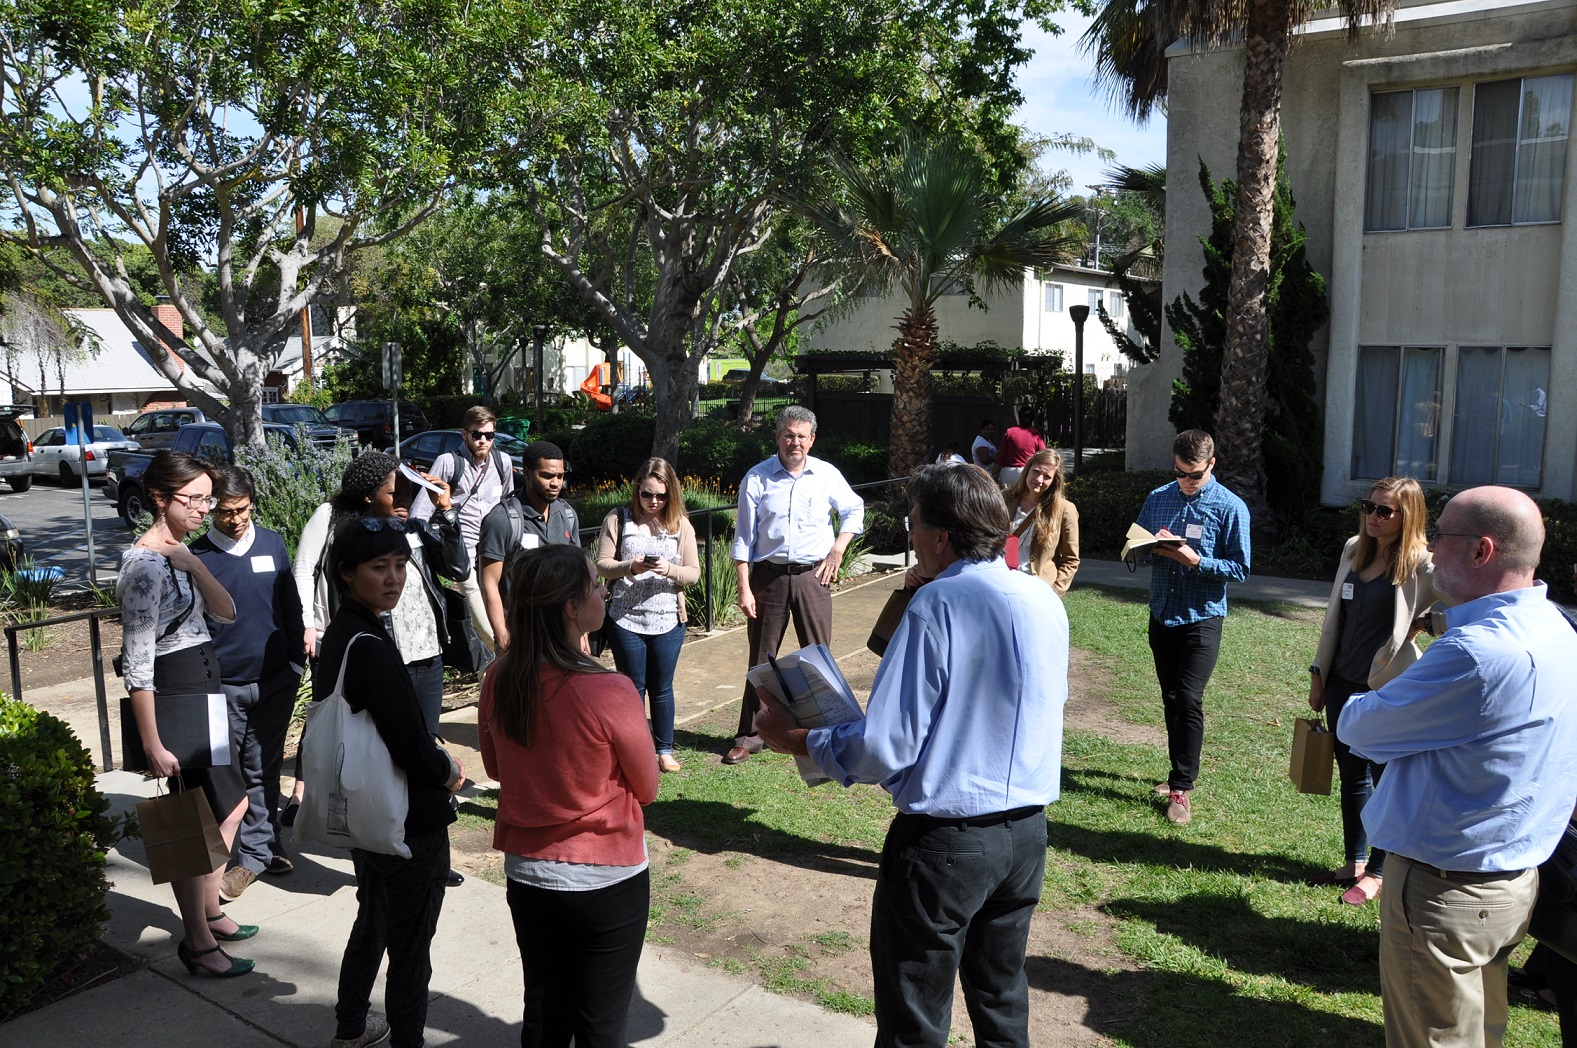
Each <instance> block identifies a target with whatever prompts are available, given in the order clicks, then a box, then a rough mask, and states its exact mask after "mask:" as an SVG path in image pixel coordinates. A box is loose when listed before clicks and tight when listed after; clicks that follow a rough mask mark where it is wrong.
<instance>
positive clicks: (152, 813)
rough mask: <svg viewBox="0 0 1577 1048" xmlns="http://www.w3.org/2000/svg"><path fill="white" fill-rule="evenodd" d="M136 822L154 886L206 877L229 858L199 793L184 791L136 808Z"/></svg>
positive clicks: (211, 811) (209, 809) (143, 803)
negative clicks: (140, 830) (189, 878)
mask: <svg viewBox="0 0 1577 1048" xmlns="http://www.w3.org/2000/svg"><path fill="white" fill-rule="evenodd" d="M137 822H138V824H139V825H140V826H141V827H142V843H143V845H144V846H145V847H146V848H147V852H148V873H149V874H151V875H152V877H153V883H154V884H164V883H165V882H167V881H179V880H185V879H186V878H188V877H205V876H207V875H208V874H210V873H213V872H214V871H215V870H217V869H219V867H221V866H223V865H224V864H225V863H226V862H228V861H229V859H230V849H229V848H226V847H225V842H224V838H223V837H221V836H220V835H219V824H218V823H216V822H215V821H214V813H213V809H212V808H210V807H209V805H208V798H207V797H206V796H204V794H203V791H202V790H183V791H181V792H180V793H170V794H166V795H164V796H162V797H154V798H152V799H151V800H146V801H143V802H142V803H141V804H138V805H137Z"/></svg>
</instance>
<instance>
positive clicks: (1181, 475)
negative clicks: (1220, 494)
mask: <svg viewBox="0 0 1577 1048" xmlns="http://www.w3.org/2000/svg"><path fill="white" fill-rule="evenodd" d="M1209 472H1210V471H1209V470H1208V469H1196V470H1194V471H1193V472H1192V473H1190V472H1188V471H1187V470H1186V469H1174V470H1172V476H1174V477H1176V478H1177V479H1178V480H1204V479H1205V474H1206V473H1209Z"/></svg>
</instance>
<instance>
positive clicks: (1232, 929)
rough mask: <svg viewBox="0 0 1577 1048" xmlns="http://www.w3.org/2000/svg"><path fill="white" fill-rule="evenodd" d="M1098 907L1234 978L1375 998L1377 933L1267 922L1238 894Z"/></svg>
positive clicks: (1334, 926) (1304, 922) (1116, 902)
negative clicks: (1273, 979) (1205, 958)
mask: <svg viewBox="0 0 1577 1048" xmlns="http://www.w3.org/2000/svg"><path fill="white" fill-rule="evenodd" d="M1332 904H1333V905H1334V898H1333V900H1332ZM1101 909H1102V910H1104V911H1106V912H1107V913H1109V914H1111V915H1112V916H1114V917H1118V918H1121V919H1123V920H1139V921H1144V922H1147V923H1148V924H1150V925H1152V926H1153V927H1154V928H1155V930H1156V931H1157V932H1158V933H1160V934H1162V935H1168V936H1171V937H1172V938H1174V939H1177V940H1179V941H1181V942H1185V943H1188V944H1189V945H1191V946H1193V947H1195V948H1196V949H1198V950H1199V951H1200V952H1201V953H1204V954H1208V955H1209V956H1211V957H1215V958H1219V959H1221V960H1223V961H1225V962H1226V963H1227V964H1229V965H1231V966H1232V967H1233V968H1234V969H1236V970H1238V971H1240V972H1246V973H1249V974H1254V975H1270V976H1277V977H1280V978H1282V979H1285V980H1287V981H1288V982H1291V983H1297V984H1298V985H1300V986H1307V987H1309V988H1310V989H1313V990H1318V991H1319V992H1321V993H1361V994H1373V995H1375V996H1378V995H1379V993H1380V935H1379V932H1378V931H1376V930H1374V929H1360V928H1354V927H1352V926H1351V925H1347V924H1340V923H1336V922H1329V923H1326V922H1321V921H1307V920H1299V919H1296V918H1293V917H1271V916H1266V915H1265V914H1262V913H1259V912H1258V911H1256V910H1255V909H1254V908H1253V907H1252V906H1250V905H1249V902H1248V900H1247V899H1245V898H1243V897H1242V896H1239V895H1218V894H1204V893H1196V894H1194V895H1187V896H1184V897H1183V898H1181V899H1178V900H1176V901H1168V902H1158V901H1156V900H1153V899H1113V900H1112V901H1110V902H1108V903H1105V904H1104V905H1103V906H1102V907H1101Z"/></svg>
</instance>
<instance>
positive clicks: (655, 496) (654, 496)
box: [641, 491, 668, 502]
mask: <svg viewBox="0 0 1577 1048" xmlns="http://www.w3.org/2000/svg"><path fill="white" fill-rule="evenodd" d="M641 498H643V499H650V500H651V501H653V502H667V501H668V493H667V492H666V491H643V492H641Z"/></svg>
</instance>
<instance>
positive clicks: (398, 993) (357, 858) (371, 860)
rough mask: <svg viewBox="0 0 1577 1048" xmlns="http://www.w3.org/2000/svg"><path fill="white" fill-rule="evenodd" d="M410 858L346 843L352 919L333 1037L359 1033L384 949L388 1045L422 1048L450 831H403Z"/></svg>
mask: <svg viewBox="0 0 1577 1048" xmlns="http://www.w3.org/2000/svg"><path fill="white" fill-rule="evenodd" d="M405 844H406V847H408V848H410V849H411V857H410V858H409V859H402V858H400V857H399V856H397V855H379V854H377V853H376V852H369V851H362V850H361V849H360V848H352V849H351V852H350V857H351V862H352V863H354V864H355V867H356V903H357V905H358V909H357V911H356V923H355V924H354V925H352V926H351V929H350V939H349V941H347V942H346V943H345V957H344V959H343V960H342V961H340V969H339V998H338V1000H337V1002H336V1003H335V1005H334V1022H335V1034H334V1036H335V1037H336V1038H339V1039H343V1040H349V1039H353V1038H356V1037H360V1036H361V1033H362V1030H363V1029H364V1028H365V1026H366V1024H367V1010H368V1008H370V1007H371V1003H372V984H373V983H374V982H375V981H376V980H377V978H378V966H379V965H380V964H381V963H382V962H383V954H384V951H385V950H387V951H388V954H389V975H388V978H387V979H386V980H385V981H384V987H383V998H384V1011H385V1012H386V1013H387V1014H388V1016H389V1026H390V1028H391V1030H392V1033H391V1034H390V1038H389V1044H390V1045H391V1046H392V1048H421V1046H422V1044H424V1043H425V1041H426V1031H427V986H428V984H429V983H430V982H432V977H433V962H432V943H433V933H434V932H436V931H437V930H438V914H439V911H441V910H442V909H443V904H444V881H445V879H446V878H447V877H448V876H449V831H448V829H447V828H446V829H443V830H439V831H438V832H437V833H428V834H424V835H422V836H420V837H407V838H406V839H405Z"/></svg>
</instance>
